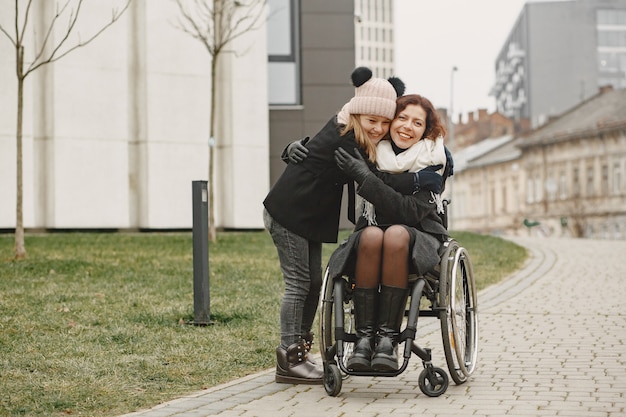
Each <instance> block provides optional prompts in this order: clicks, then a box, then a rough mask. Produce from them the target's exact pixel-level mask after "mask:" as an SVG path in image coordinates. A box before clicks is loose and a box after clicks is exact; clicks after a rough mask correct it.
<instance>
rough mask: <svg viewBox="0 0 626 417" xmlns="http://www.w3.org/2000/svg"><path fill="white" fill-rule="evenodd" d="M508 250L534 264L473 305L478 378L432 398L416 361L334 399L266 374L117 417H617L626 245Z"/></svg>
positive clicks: (625, 358) (436, 342)
mask: <svg viewBox="0 0 626 417" xmlns="http://www.w3.org/2000/svg"><path fill="white" fill-rule="evenodd" d="M514 240H515V242H516V243H519V244H521V245H523V246H525V247H527V248H528V249H529V250H530V251H531V255H532V256H531V259H530V261H529V263H528V264H527V265H526V267H525V268H524V269H523V270H522V271H520V272H519V273H517V274H515V275H514V276H513V277H511V278H510V279H508V280H506V281H505V282H503V283H501V284H498V285H497V286H493V287H490V288H487V289H486V290H484V291H482V292H481V293H480V294H479V301H478V307H479V311H480V313H479V334H480V345H479V355H478V365H477V368H476V371H475V372H474V374H473V375H472V377H471V378H470V379H469V381H468V382H467V383H465V384H463V385H454V383H453V382H452V381H450V387H449V388H448V390H447V391H446V393H445V394H443V395H442V396H440V397H437V398H429V397H427V396H425V395H424V394H422V392H421V391H420V389H419V387H418V381H417V380H418V376H419V373H420V372H421V370H422V364H421V361H420V360H419V358H417V357H416V356H414V357H413V358H411V363H410V364H409V369H408V370H407V371H405V372H404V373H403V374H401V375H399V376H398V377H395V378H370V377H350V378H349V379H347V380H345V381H344V383H343V388H342V391H341V393H340V394H339V396H337V397H329V396H328V395H327V394H326V392H325V390H324V388H323V387H322V386H297V385H285V384H276V383H274V371H273V370H272V369H270V370H267V371H264V372H261V373H258V374H255V375H251V376H248V377H245V378H242V379H239V380H236V381H233V382H231V383H228V384H224V385H220V386H217V387H214V388H212V389H210V390H206V391H202V392H198V393H195V394H191V395H189V396H186V397H183V398H180V399H177V400H174V401H171V402H168V403H165V404H162V405H159V406H157V407H155V408H153V409H150V410H144V411H140V412H136V413H131V414H127V415H125V417H131V416H132V417H166V416H185V417H200V416H221V417H234V416H244V417H264V416H267V417H288V416H290V417H291V416H293V417H303V416H316V417H321V416H337V417H339V416H354V415H358V416H362V417H375V416H388V415H393V416H394V417H404V416H418V415H419V416H421V415H426V416H429V417H444V416H450V417H452V416H454V417H458V416H494V417H496V416H537V417H541V416H569V417H574V416H581V417H582V416H584V417H593V416H611V417H616V416H625V415H626V394H625V393H626V347H625V343H626V313H625V312H624V310H625V309H624V307H623V305H624V303H625V301H626V263H625V262H621V259H620V258H621V256H624V255H623V254H625V253H626V242H624V241H597V240H586V239H541V238H516V239H514ZM470 256H471V253H470ZM474 273H476V274H479V273H480V271H474ZM439 332H440V330H439V322H438V320H437V319H433V318H422V319H420V322H419V324H418V333H419V334H418V341H419V344H420V346H423V347H430V348H432V349H433V364H434V365H435V366H439V367H441V368H444V369H446V370H447V368H446V365H445V359H444V357H443V349H442V342H441V335H440V333H439ZM318 361H319V360H318Z"/></svg>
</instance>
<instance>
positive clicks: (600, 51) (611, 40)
mask: <svg viewBox="0 0 626 417" xmlns="http://www.w3.org/2000/svg"><path fill="white" fill-rule="evenodd" d="M495 74H496V80H495V83H494V85H493V87H492V90H491V94H492V95H493V96H494V97H495V100H496V106H497V111H498V112H500V113H502V114H503V115H504V116H506V117H509V118H511V119H514V120H520V119H529V120H530V123H531V127H533V128H536V127H538V126H541V125H543V124H544V123H546V122H548V121H549V119H550V118H551V117H555V116H558V115H560V114H561V113H563V112H564V111H566V110H568V109H569V108H571V107H572V106H574V105H576V104H577V103H579V102H581V101H583V100H586V99H588V98H589V97H592V96H594V95H595V94H596V92H597V91H598V88H599V87H602V86H605V85H611V86H613V87H614V88H616V89H619V88H626V0H572V1H542V2H527V3H526V4H525V6H524V8H523V9H522V11H521V13H520V15H519V17H518V18H517V21H516V22H515V24H514V26H513V28H512V29H511V32H510V34H509V36H508V38H507V39H506V40H505V42H504V44H503V46H502V49H501V50H500V53H499V54H498V56H497V58H496V61H495Z"/></svg>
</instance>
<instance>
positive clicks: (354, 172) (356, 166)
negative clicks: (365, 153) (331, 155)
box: [335, 148, 373, 184]
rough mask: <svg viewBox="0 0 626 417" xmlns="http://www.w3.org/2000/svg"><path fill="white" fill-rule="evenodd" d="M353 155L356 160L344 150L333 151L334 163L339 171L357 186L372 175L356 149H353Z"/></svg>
mask: <svg viewBox="0 0 626 417" xmlns="http://www.w3.org/2000/svg"><path fill="white" fill-rule="evenodd" d="M354 154H355V155H356V158H355V157H354V156H352V155H350V154H349V153H348V152H347V151H346V150H345V149H343V148H337V150H335V162H336V163H337V166H338V167H339V169H341V170H342V171H343V172H345V173H346V175H347V176H349V177H350V178H352V179H353V180H354V181H356V182H357V184H361V183H362V182H363V181H364V180H365V178H367V176H368V175H373V174H372V171H370V168H369V167H368V166H367V163H366V162H365V161H364V160H363V157H362V156H361V154H360V153H359V151H358V150H357V149H356V148H355V149H354Z"/></svg>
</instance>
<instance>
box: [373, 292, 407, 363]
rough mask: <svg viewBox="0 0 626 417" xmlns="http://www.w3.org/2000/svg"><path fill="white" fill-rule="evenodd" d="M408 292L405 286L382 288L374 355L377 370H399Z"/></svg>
mask: <svg viewBox="0 0 626 417" xmlns="http://www.w3.org/2000/svg"><path fill="white" fill-rule="evenodd" d="M408 293H409V291H408V290H407V289H405V288H396V287H387V286H385V285H383V286H382V287H381V289H380V302H379V305H378V310H379V313H378V331H377V334H376V347H375V348H374V355H373V356H372V369H373V370H375V371H381V372H393V371H397V370H398V339H399V336H400V326H401V325H402V320H403V319H404V310H405V309H406V300H407V296H408Z"/></svg>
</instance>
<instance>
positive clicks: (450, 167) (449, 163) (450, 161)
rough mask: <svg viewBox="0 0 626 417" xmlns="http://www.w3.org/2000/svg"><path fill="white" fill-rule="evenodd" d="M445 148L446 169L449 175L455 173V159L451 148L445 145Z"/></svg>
mask: <svg viewBox="0 0 626 417" xmlns="http://www.w3.org/2000/svg"><path fill="white" fill-rule="evenodd" d="M443 149H444V150H445V151H446V170H448V177H451V176H453V175H454V160H453V159H452V154H451V153H450V149H448V148H446V147H445V146H444V147H443Z"/></svg>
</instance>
